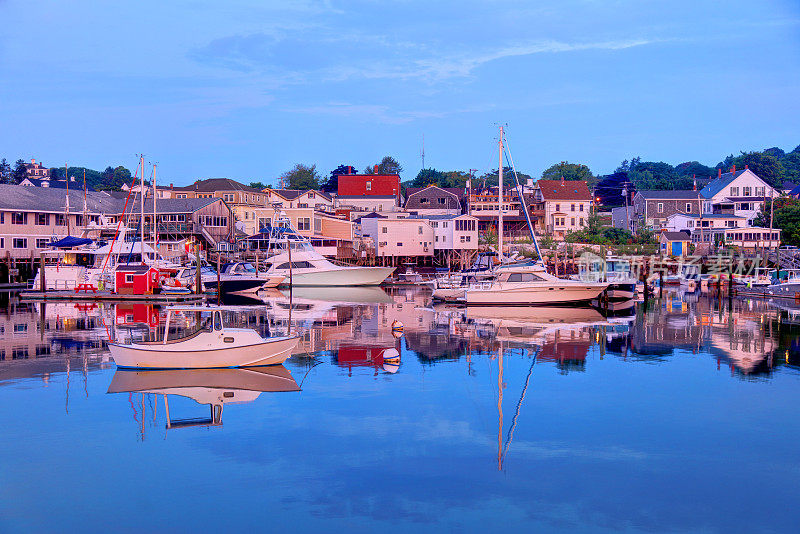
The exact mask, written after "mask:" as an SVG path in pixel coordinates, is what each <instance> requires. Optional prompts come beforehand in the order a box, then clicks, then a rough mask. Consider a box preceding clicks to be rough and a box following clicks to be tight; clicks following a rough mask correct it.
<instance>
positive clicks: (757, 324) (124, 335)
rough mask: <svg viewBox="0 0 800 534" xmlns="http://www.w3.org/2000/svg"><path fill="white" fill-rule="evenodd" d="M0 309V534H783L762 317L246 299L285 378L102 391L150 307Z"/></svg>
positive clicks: (783, 435)
mask: <svg viewBox="0 0 800 534" xmlns="http://www.w3.org/2000/svg"><path fill="white" fill-rule="evenodd" d="M0 306H2V311H0V357H2V361H0V406H2V407H3V410H2V421H3V422H2V426H1V428H2V431H0V444H2V447H1V450H2V453H0V492H1V494H0V531H2V532H22V531H25V532H29V531H92V532H101V531H109V530H113V531H120V530H121V531H134V530H136V531H142V530H150V531H182V532H190V531H209V530H220V531H221V530H226V531H238V530H243V529H245V528H255V529H258V530H259V531H261V530H272V531H279V530H285V531H292V532H293V531H314V532H318V531H334V530H336V531H341V530H344V529H347V531H349V532H364V531H376V530H379V529H380V531H383V532H395V531H397V532H400V531H409V530H412V529H413V530H415V531H420V532H421V531H426V532H427V531H436V532H440V531H442V530H445V531H483V532H485V531H489V530H491V531H508V532H518V531H531V530H532V529H537V530H544V531H578V532H603V531H609V532H617V531H634V532H635V531H648V532H651V531H658V532H664V531H669V532H673V531H681V532H686V531H692V532H731V531H732V532H754V531H759V532H787V531H791V532H796V531H797V528H798V527H797V525H798V519H800V512H798V511H797V499H798V494H797V491H798V489H800V484H798V481H800V452H798V442H800V419H798V417H797V415H796V411H797V409H798V406H800V372H798V361H800V345H798V343H800V340H799V338H798V332H800V329H797V327H794V326H792V324H791V323H792V322H793V321H794V317H793V314H792V313H790V312H787V311H784V310H781V309H778V308H776V307H773V306H771V305H770V304H768V303H765V302H761V301H748V300H741V299H735V300H732V301H730V302H729V301H728V300H726V299H722V300H717V299H714V298H708V297H703V296H701V297H699V298H698V297H685V298H684V297H682V296H681V295H669V296H665V297H664V298H662V299H659V300H655V301H651V302H650V303H649V309H647V310H645V309H644V306H643V304H638V305H637V306H636V308H635V309H633V310H631V312H632V315H631V316H629V317H616V318H607V317H604V316H603V315H601V314H600V313H599V312H597V311H595V310H593V309H590V308H586V309H583V308H551V309H546V308H536V309H514V308H511V309H502V308H498V309H477V310H474V309H463V308H462V309H458V308H438V307H432V306H431V303H430V301H429V297H428V293H425V292H424V291H420V290H400V291H394V292H385V291H383V290H364V289H359V290H348V291H346V292H336V291H320V290H316V291H308V292H299V291H298V292H295V293H294V294H293V300H292V307H291V310H290V306H289V302H288V299H286V298H285V297H284V295H282V294H279V293H270V294H269V295H267V296H266V303H265V304H262V305H261V306H260V307H258V308H252V309H249V310H243V311H240V312H239V313H238V314H237V315H238V320H239V321H240V323H247V324H249V325H251V326H252V327H254V328H257V329H260V330H262V331H266V330H267V329H269V330H270V331H279V330H280V329H282V328H285V327H286V325H287V324H288V323H289V321H291V322H292V324H293V325H295V328H298V329H300V330H301V331H302V332H303V341H302V344H301V345H302V346H301V347H300V348H299V349H298V354H296V355H295V356H293V357H292V358H290V359H289V360H288V361H287V363H286V365H285V366H283V367H278V368H269V369H267V370H266V371H263V370H262V371H261V372H257V371H237V370H224V371H212V372H205V373H207V374H202V373H203V372H197V371H194V372H191V371H182V372H171V374H170V373H167V374H164V373H163V372H162V373H160V374H159V373H155V374H154V373H153V372H150V373H135V372H130V371H119V372H116V370H115V367H114V364H113V362H112V361H110V360H109V356H108V352H107V350H106V349H105V348H104V342H105V341H107V340H108V338H109V337H114V338H117V339H123V340H124V339H129V338H131V337H133V338H136V337H142V336H146V335H152V332H153V330H151V329H150V327H149V326H148V325H150V324H152V325H156V324H158V323H159V322H161V321H163V312H162V311H160V310H158V309H155V308H152V307H148V306H145V305H135V306H134V305H118V306H114V305H102V306H82V305H78V306H76V305H75V304H72V303H70V304H48V305H46V306H42V305H38V304H37V305H26V304H19V303H18V302H17V301H16V300H15V299H14V298H13V297H12V298H10V299H8V298H6V300H3V301H0ZM290 311H291V317H290ZM395 319H399V320H401V321H402V322H403V323H404V324H405V335H404V336H403V337H402V338H401V339H399V340H398V339H395V338H394V337H393V336H392V335H391V331H390V325H391V323H392V321H393V320H395ZM394 351H398V352H399V353H400V361H399V363H398V362H397V361H396V360H394V359H390V358H391V357H392V356H393V355H394V354H396V353H395V352H394ZM384 358H386V359H384ZM209 404H216V405H220V406H221V412H220V408H217V409H212V408H210V407H209ZM167 408H168V411H167Z"/></svg>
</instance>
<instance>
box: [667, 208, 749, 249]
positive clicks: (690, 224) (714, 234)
mask: <svg viewBox="0 0 800 534" xmlns="http://www.w3.org/2000/svg"><path fill="white" fill-rule="evenodd" d="M747 226H748V225H747V221H746V220H745V218H744V217H739V216H737V215H729V214H724V213H717V214H714V213H704V214H695V213H692V214H687V213H674V214H672V215H670V216H669V217H667V220H666V222H665V223H664V224H663V228H664V229H665V230H667V231H669V232H684V233H687V234H689V236H690V237H691V240H692V243H707V244H714V245H720V244H722V243H723V242H724V241H725V230H727V229H729V228H744V227H747Z"/></svg>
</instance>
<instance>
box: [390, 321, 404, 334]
mask: <svg viewBox="0 0 800 534" xmlns="http://www.w3.org/2000/svg"><path fill="white" fill-rule="evenodd" d="M396 333H399V334H400V335H403V323H401V322H400V321H398V320H397V319H395V320H394V321H392V335H395V334H396ZM395 337H399V336H396V335H395Z"/></svg>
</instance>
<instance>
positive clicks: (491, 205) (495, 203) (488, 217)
mask: <svg viewBox="0 0 800 534" xmlns="http://www.w3.org/2000/svg"><path fill="white" fill-rule="evenodd" d="M524 199H525V202H526V203H527V205H528V206H529V209H531V210H540V211H541V214H542V216H543V214H544V211H543V210H542V208H541V206H538V205H537V204H536V202H534V201H533V196H532V195H531V196H530V197H528V196H526V197H524ZM540 211H535V215H534V211H532V212H531V213H532V219H533V222H534V225H535V224H536V220H537V218H536V217H537V216H538V215H539V213H540ZM466 213H467V214H468V215H471V216H473V217H475V218H476V219H477V220H478V231H479V232H481V233H485V232H487V231H493V232H496V231H497V222H498V216H499V215H500V195H499V191H498V189H497V187H487V188H485V189H482V190H473V191H472V192H471V193H470V195H469V197H468V199H467V210H466ZM529 234H530V232H529V230H528V226H527V221H526V219H525V211H524V208H523V203H522V200H520V197H519V193H518V191H517V189H516V188H513V189H505V190H504V191H503V235H504V236H508V237H514V236H519V235H529Z"/></svg>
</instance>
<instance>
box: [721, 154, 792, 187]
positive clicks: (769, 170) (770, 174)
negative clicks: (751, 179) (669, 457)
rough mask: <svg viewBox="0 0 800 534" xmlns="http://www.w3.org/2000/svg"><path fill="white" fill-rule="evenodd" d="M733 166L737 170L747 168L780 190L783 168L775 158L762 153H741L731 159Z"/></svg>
mask: <svg viewBox="0 0 800 534" xmlns="http://www.w3.org/2000/svg"><path fill="white" fill-rule="evenodd" d="M733 165H736V169H737V170H738V169H744V168H745V167H748V168H749V169H750V170H751V171H753V172H754V173H756V174H757V175H758V177H759V178H761V179H762V180H764V181H765V182H767V183H768V184H770V185H772V186H774V187H778V188H780V187H781V186H782V185H783V166H782V165H781V162H780V161H779V160H778V158H776V157H775V156H770V155H769V154H765V153H764V152H742V153H741V155H739V156H737V157H735V158H734V159H733ZM723 172H724V171H723Z"/></svg>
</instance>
